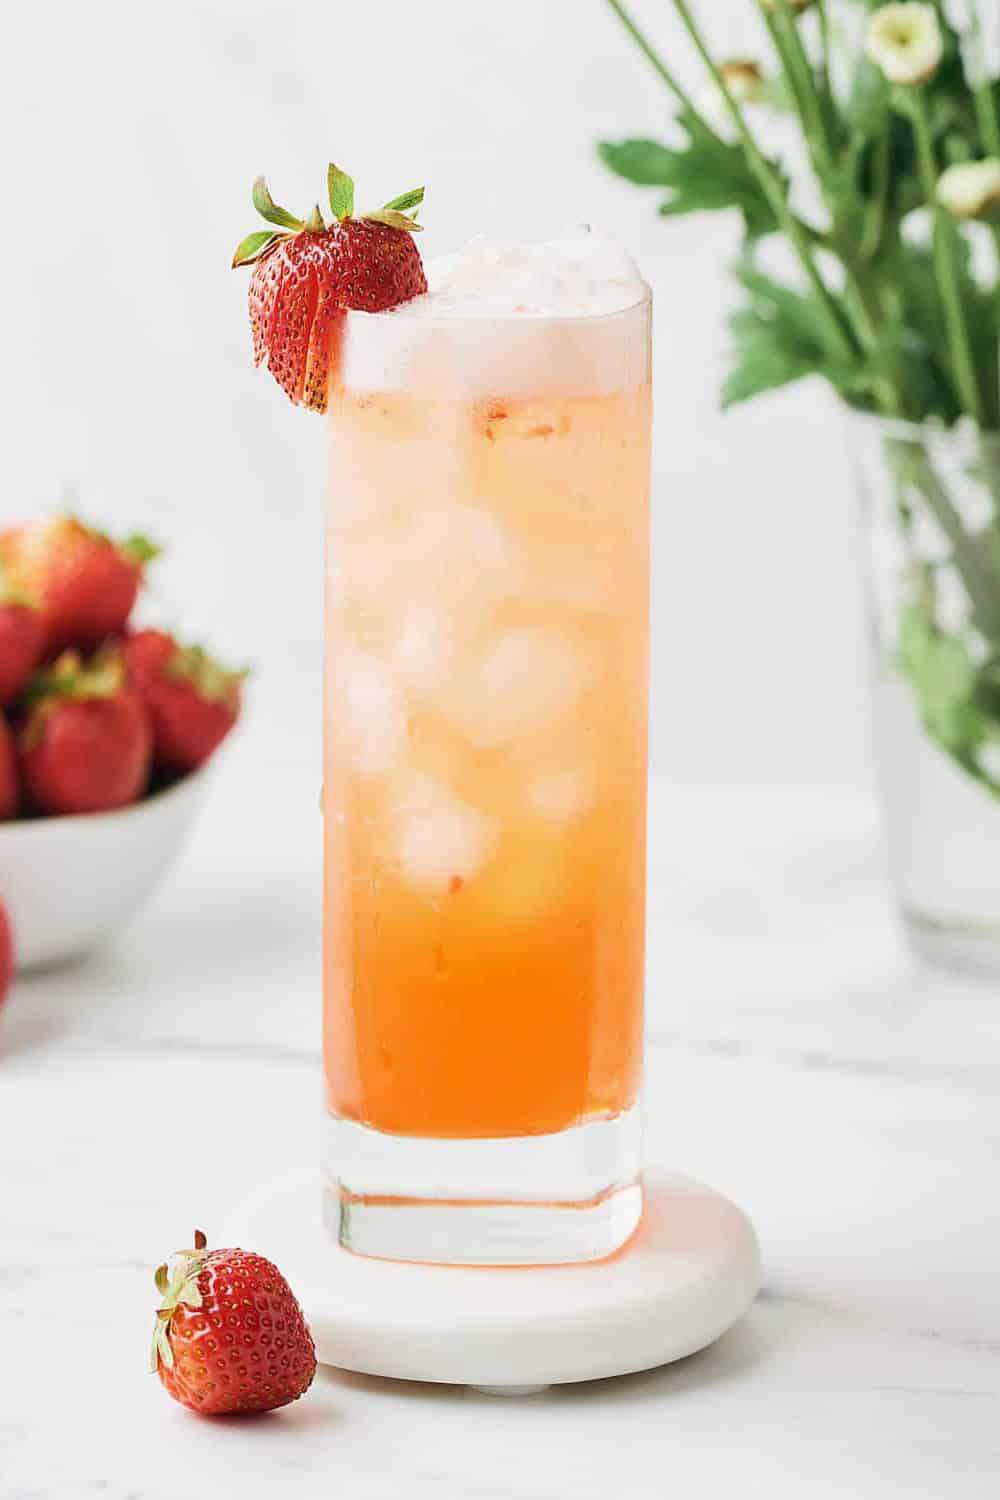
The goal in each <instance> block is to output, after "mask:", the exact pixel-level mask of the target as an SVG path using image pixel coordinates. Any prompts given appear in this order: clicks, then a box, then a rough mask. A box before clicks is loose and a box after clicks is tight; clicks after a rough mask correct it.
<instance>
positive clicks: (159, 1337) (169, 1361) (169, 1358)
mask: <svg viewBox="0 0 1000 1500" xmlns="http://www.w3.org/2000/svg"><path fill="white" fill-rule="evenodd" d="M156 1348H157V1352H158V1354H159V1356H160V1358H161V1359H162V1360H163V1363H164V1364H165V1365H166V1367H167V1369H168V1370H172V1369H173V1368H174V1351H173V1349H172V1348H171V1347H170V1339H169V1337H168V1335H167V1325H166V1324H165V1323H160V1324H159V1325H158V1327H157V1330H156Z"/></svg>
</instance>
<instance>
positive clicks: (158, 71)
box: [0, 0, 867, 780]
mask: <svg viewBox="0 0 1000 1500" xmlns="http://www.w3.org/2000/svg"><path fill="white" fill-rule="evenodd" d="M701 9H702V11H703V12H704V14H705V17H706V19H708V20H710V22H711V31H712V34H713V35H714V37H715V39H716V42H717V46H718V48H719V50H720V52H722V53H723V54H725V53H738V52H745V51H746V50H747V49H748V47H750V48H752V47H754V46H755V45H756V42H755V36H756V33H755V30H754V26H755V22H754V20H753V7H752V5H751V4H750V0H711V4H710V5H702V7H701ZM635 12H636V15H637V17H638V18H639V19H640V20H641V21H642V23H643V24H644V25H646V26H647V27H648V28H649V30H650V32H651V34H652V35H654V36H655V38H656V39H657V41H658V42H659V43H660V44H661V45H662V47H663V50H664V51H665V53H666V54H667V55H668V56H669V58H670V60H671V63H672V65H674V66H675V67H676V69H677V71H678V72H679V73H680V74H681V75H682V76H683V77H684V78H685V79H686V80H687V82H688V83H689V85H690V86H691V87H692V88H693V89H694V90H695V91H698V90H699V89H700V88H701V73H700V69H699V67H698V65H697V63H696V62H695V60H694V59H693V57H692V54H691V49H690V47H689V45H688V44H687V43H686V41H685V40H684V38H683V37H681V36H680V34H679V32H678V31H677V29H676V27H675V25H674V24H673V23H672V20H671V13H670V7H669V6H668V5H666V4H664V3H660V0H657V3H653V0H635ZM7 28H8V31H7V37H8V40H7V66H6V67H5V75H6V76H5V82H4V90H3V97H2V99H0V128H2V132H3V139H4V141H5V145H6V149H5V151H4V180H3V186H4V194H5V207H4V220H5V232H4V235H3V237H2V243H0V262H2V267H3V287H4V294H3V296H4V333H5V348H4V359H3V370H4V375H3V379H4V384H5V389H4V392H3V406H2V410H3V412H4V416H5V422H4V438H3V442H4V484H3V489H2V498H0V520H2V521H4V522H6V521H8V520H12V519H15V518H17V517H18V516H20V515H22V514H25V513H33V512H36V511H37V512H41V511H45V510H47V509H51V508H53V507H55V506H57V505H60V504H63V503H65V502H67V501H71V502H72V503H73V504H74V505H76V506H77V507H78V508H79V509H80V511H81V512H82V513H83V514H84V515H86V516H87V517H92V518H93V519H94V520H96V521H100V522H104V523H106V524H108V525H112V526H118V527H124V528H131V527H133V526H136V525H142V526H144V527H146V528H148V530H149V531H151V532H152V533H154V534H155V535H156V536H157V537H160V538H162V539H163V540H164V541H165V542H167V543H168V544H169V548H170V554H169V559H168V561H167V562H166V563H165V564H163V565H161V567H159V568H158V569H157V572H156V580H157V582H156V593H157V598H156V599H155V600H154V601H153V608H154V609H157V610H160V611H161V612H162V613H163V615H164V616H165V617H166V618H167V619H168V620H171V621H175V622H176V623H177V625H178V626H179V627H180V629H181V631H182V633H184V634H187V635H188V636H204V637H205V638H206V639H207V641H208V643H209V644H213V645H215V646H216V647H217V649H218V650H219V651H220V652H228V653H229V654H230V655H231V656H234V657H236V658H249V659H251V660H252V661H253V662H254V663H255V664H256V666H257V668H258V680H257V687H256V689H255V692H254V695H253V701H254V706H255V708H256V711H257V713H258V714H265V715H266V716H267V717H269V718H272V719H282V720H283V721H284V722H285V723H286V725H287V727H288V730H289V733H290V734H294V735H295V736H315V734H316V731H317V726H318V713H317V712H316V710H315V707H314V705H315V702H316V699H317V697H318V691H319V688H318V683H319V668H318V662H319V651H320V642H319V623H320V612H319V611H320V588H321V567H320V515H321V494H322V488H323V483H324V464H323V427H322V422H321V421H320V420H319V419H317V418H315V417H312V416H310V415H307V414H305V413H303V412H301V411H296V410H293V409H292V408H291V407H290V406H289V405H288V404H287V402H286V401H285V400H284V399H283V397H282V396H281V395H280V393H279V391H278V389H277V387H276V386H275V385H274V384H273V382H272V381H271V380H270V379H269V378H268V377H267V376H266V375H264V374H257V373H255V372H254V370H253V369H252V366H251V362H250V355H249V336H248V332H247V327H246V315H245V293H246V274H245V273H235V272H231V271H230V270H229V269H228V267H229V259H230V256H231V253H232V249H233V246H234V245H235V243H236V241H237V240H238V239H240V238H241V237H242V236H243V235H244V234H246V233H247V232H248V231H249V230H250V229H252V228H254V227H257V226H256V224H255V215H254V214H253V211H252V209H251V206H250V201H249V189H250V184H251V182H252V180H253V178H254V176H255V175H256V174H257V173H258V172H259V171H262V170H263V171H266V173H267V175H268V178H269V181H270V183H271V186H272V189H273V190H274V192H275V194H276V196H277V197H278V198H279V200H280V201H282V202H286V203H288V204H289V205H290V206H291V207H292V208H293V209H295V210H296V211H300V212H304V211H305V209H306V207H307V206H308V204H309V203H310V201H312V200H314V199H315V198H316V196H317V195H321V193H322V189H323V184H324V174H325V166H326V162H327V160H328V158H330V157H333V158H335V159H336V160H338V161H339V162H341V163H343V164H344V165H346V166H347V167H348V169H349V170H350V171H351V172H352V173H353V175H354V176H355V177H356V179H357V181H358V183H359V191H360V196H361V201H362V203H365V202H367V201H369V200H370V201H371V202H375V201H381V200H382V199H383V198H385V197H386V196H388V195H389V194H391V193H394V192H396V191H399V190H401V189H402V188H404V187H408V186H410V185H411V184H412V183H414V182H426V184H427V188H428V198H427V206H426V213H425V219H426V222H427V225H428V229H427V232H426V234H425V235H424V236H423V239H422V241H421V246H422V248H423V249H424V250H425V251H426V252H429V253H431V254H433V253H435V252H437V251H441V250H445V249H448V248H451V247H453V246H455V245H456V244H458V243H460V242H461V241H462V240H464V239H465V238H467V237H468V236H469V235H470V234H472V233H473V232H475V231H479V230H486V231H490V232H493V233H504V232H506V233H508V234H510V235H512V236H518V235H520V236H531V235H536V234H544V233H545V232H547V231H550V230H552V229H557V228H559V227H561V226H562V225H564V224H565V223H567V222H572V221H574V220H582V219H588V220H592V221H594V222H596V223H598V224H601V225H602V226H605V227H606V228H608V229H609V230H610V231H612V232H613V233H615V234H616V235H618V236H619V237H620V238H621V239H622V240H623V241H624V243H625V244H626V245H627V246H628V247H629V249H630V250H631V251H632V252H633V253H634V255H635V257H636V259H637V260H638V261H639V263H640V265H641V266H642V268H643V270H644V272H645V274H646V276H647V278H648V279H649V281H650V282H651V283H652V285H653V288H654V294H655V305H656V329H655V336H656V376H657V430H656V458H655V470H656V482H655V513H656V520H655V557H654V564H655V574H654V620H655V640H654V669H653V670H654V710H653V715H654V717H653V754H654V761H655V763H656V765H658V766H659V767H660V768H662V769H664V770H666V771H668V772H675V773H678V774H685V775H686V774H690V773H692V772H696V773H698V774H700V775H707V776H719V777H725V778H740V779H743V778H750V779H767V780H783V779H787V778H788V777H798V776H809V777H810V778H819V779H825V778H839V777H844V778H852V779H855V778H862V777H864V776H865V775H866V774H867V729H866V722H865V688H864V670H863V652H862V624H861V618H862V617H861V607H860V601H859V597H858V584H857V579H856V573H855V559H854V556H853V548H854V530H853V527H854V504H853V494H852V489H851V482H850V475H849V473H848V470H847V465H846V460H845V455H844V452H843V442H842V430H841V423H840V420H839V414H838V413H837V412H836V410H835V409H834V407H833V404H832V401H831V400H830V399H829V398H828V397H827V396H826V394H825V392H824V391H823V390H822V389H820V388H819V387H818V386H812V385H811V386H810V387H808V388H801V389H797V390H795V391H794V392H791V393H788V394H783V395H779V396H777V397H774V398H769V399H767V400H764V401H760V402H758V403H755V404H754V405H752V406H750V407H748V408H746V409H744V410H742V411H739V412H735V413H733V414H730V415H729V416H725V417H723V416H722V415H721V414H720V413H719V411H718V403H717V394H716V393H717V388H718V383H719V379H720V374H721V372H722V370H723V368H724V357H725V345H726V338H725V331H724V315H725V309H726V305H727V301H728V300H729V299H730V291H729V287H728V283H727V278H726V267H727V264H728V262H729V261H730V260H731V258H732V256H733V254H734V252H735V249H736V244H737V235H736V228H735V225H734V224H733V223H732V221H731V220H729V219H728V217H727V218H725V219H723V218H711V219H709V218H705V217H700V218H698V219H696V220H690V221H669V222H666V221H663V220H662V219H660V218H658V217H657V214H656V202H657V198H656V194H655V193H653V194H649V193H644V192H640V191H639V190H637V189H633V188H631V187H629V186H628V185H627V184H624V183H621V182H619V181H617V180H615V179H613V178H612V177H611V176H610V175H609V174H608V173H607V172H606V171H605V170H604V168H603V167H602V166H601V165H600V163H599V162H598V161H597V159H596V156H595V153H594V141H595V140H597V139H598V138H600V137H608V138H616V137H620V136H623V135H625V134H629V133H638V134H646V133H650V134H656V133H658V132H661V131H662V130H663V128H664V127H665V125H666V122H667V119H668V117H669V114H670V113H671V108H672V107H671V104H670V100H669V99H668V97H667V95H666V93H665V92H664V90H663V88H662V85H660V84H659V83H658V81H657V80H656V79H655V77H654V76H653V75H652V73H651V72H650V71H649V69H648V67H647V65H646V64H645V62H644V61H643V59H642V58H641V57H640V56H639V55H638V53H637V52H635V50H634V49H633V47H632V46H631V44H630V43H629V42H628V40H627V38H626V37H625V36H624V34H623V33H622V31H621V29H620V27H619V26H618V23H617V22H616V20H615V18H614V17H613V15H612V14H611V12H610V10H609V9H608V8H607V6H606V5H605V4H603V3H602V0H504V3H503V4H502V5H492V4H485V3H481V0H480V3H470V0H423V3H421V4H413V3H411V0H381V3H380V4H377V5H373V4H367V5H366V4H358V3H350V4H342V3H339V0H324V3H322V4H320V3H317V0H300V3H297V4H295V5H289V4H287V3H285V0H241V3H227V0H208V3H195V0H175V3H173V4H171V5H169V6H152V5H141V4H140V5H135V4H134V3H131V4H120V3H117V0H116V3H107V0H103V3H102V0H96V3H91V4H86V5H80V4H77V3H75V0H74V3H67V0H57V3H55V4H50V5H46V6H39V5H36V6H30V7H17V9H16V12H15V15H14V20H13V28H12V32H11V29H10V28H11V21H10V20H8V22H7ZM299 748H302V749H306V748H307V747H306V746H300V747H299Z"/></svg>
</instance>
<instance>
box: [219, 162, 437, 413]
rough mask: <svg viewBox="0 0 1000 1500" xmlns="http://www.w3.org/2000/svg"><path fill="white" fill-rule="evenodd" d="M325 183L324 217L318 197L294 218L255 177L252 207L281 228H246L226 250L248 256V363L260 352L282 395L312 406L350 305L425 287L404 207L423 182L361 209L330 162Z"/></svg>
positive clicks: (237, 258) (416, 198)
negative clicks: (305, 214)
mask: <svg viewBox="0 0 1000 1500" xmlns="http://www.w3.org/2000/svg"><path fill="white" fill-rule="evenodd" d="M327 191H328V195H329V199H330V210H331V212H332V214H333V223H332V224H327V223H326V222H325V221H324V219H323V215H322V213H321V211H320V208H319V206H318V205H317V206H316V208H314V209H313V211H312V213H311V215H310V216H309V218H308V219H306V220H302V219H296V218H295V216H294V215H293V214H290V213H289V212H288V210H287V209H285V208H280V207H279V206H278V205H277V204H276V203H275V202H274V200H273V199H272V197H271V194H270V193H269V192H268V190H267V184H266V183H265V181H264V179H263V177H259V178H258V179H257V181H256V182H255V183H254V188H253V202H254V207H255V208H256V209H257V212H258V213H259V214H261V215H262V217H263V218H265V219H267V220H268V222H269V223H271V224H277V225H279V226H280V228H279V229H277V230H258V231H257V233H255V234H250V235H247V237H246V239H245V240H243V241H242V243H241V244H240V245H239V246H238V247H237V250H236V254H235V255H234V256H233V265H234V266H246V265H251V264H253V263H254V262H256V264H255V265H254V270H253V275H252V276H251V278H250V329H251V332H252V334H253V354H254V363H255V364H257V365H260V364H262V363H263V362H264V361H265V360H266V361H267V367H268V369H269V370H270V372H271V374H272V375H273V376H274V378H275V380H276V381H277V382H278V384H279V385H280V386H281V388H282V389H283V390H284V391H285V393H286V395H287V396H288V397H289V398H290V400H292V401H294V402H295V404H296V405H298V404H299V403H300V402H301V403H303V404H304V405H305V406H307V407H309V408H311V409H312V410H313V411H325V410H326V402H327V393H328V390H329V385H330V380H331V377H332V376H333V375H334V374H335V370H334V368H333V366H334V364H335V355H334V345H335V343H336V339H337V330H338V327H339V324H340V321H341V315H342V314H343V313H344V312H346V311H347V310H348V309H357V310H358V311H361V312H384V311H386V309H387V308H390V307H397V306H398V305H399V304H400V303H401V302H408V301H409V300H410V298H411V297H416V296H418V295H419V294H420V293H421V292H426V290H427V278H426V276H425V275H424V268H423V264H422V263H421V260H420V252H419V251H418V250H417V247H416V245H415V244H414V243H413V239H412V237H411V236H412V234H413V233H414V231H415V230H417V229H419V228H420V225H419V224H418V223H417V222H416V220H415V219H414V218H411V217H410V216H409V215H408V214H407V213H405V212H404V210H405V209H413V208H416V207H417V206H418V205H419V204H420V203H421V202H422V201H423V196H424V190H423V188H413V189H412V190H411V191H410V192H408V193H402V194H400V196H399V197H398V198H393V199H391V200H390V201H389V202H388V203H387V204H386V205H385V206H384V207H383V208H380V209H378V210H377V211H376V212H374V213H370V214H364V215H363V216H362V217H361V218H359V219H356V218H355V217H354V183H353V182H352V181H351V179H350V177H348V176H347V173H346V172H342V171H341V170H340V168H339V167H335V166H334V165H333V163H332V162H331V163H330V166H329V167H328V169H327Z"/></svg>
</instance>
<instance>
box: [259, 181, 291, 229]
mask: <svg viewBox="0 0 1000 1500" xmlns="http://www.w3.org/2000/svg"><path fill="white" fill-rule="evenodd" d="M253 206H254V208H255V209H256V210H257V212H258V213H259V214H260V216H261V218H262V219H266V220H267V222H268V223H269V224H280V225H281V227H282V229H301V228H302V220H301V219H297V218H296V217H295V215H294V214H290V213H289V212H288V209H287V208H281V207H280V206H279V205H278V204H277V203H275V201H274V199H273V198H272V197H271V194H270V193H269V192H268V190H267V183H266V182H265V181H264V179H263V177H258V178H257V181H256V182H255V183H254V185H253Z"/></svg>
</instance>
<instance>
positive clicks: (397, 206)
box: [382, 187, 424, 213]
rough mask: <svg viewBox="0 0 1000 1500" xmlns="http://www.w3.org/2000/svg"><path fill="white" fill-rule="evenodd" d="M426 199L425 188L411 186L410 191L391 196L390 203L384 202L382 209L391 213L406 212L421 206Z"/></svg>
mask: <svg viewBox="0 0 1000 1500" xmlns="http://www.w3.org/2000/svg"><path fill="white" fill-rule="evenodd" d="M423 201H424V190H423V188H422V187H418V188H410V191H409V192H408V193H400V195H399V197H398V198H390V199H389V201H388V203H383V204H382V209H383V211H385V210H386V209H388V210H389V212H390V213H392V212H397V213H405V212H406V210H407V209H410V208H419V206H420V204H421V203H423Z"/></svg>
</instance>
